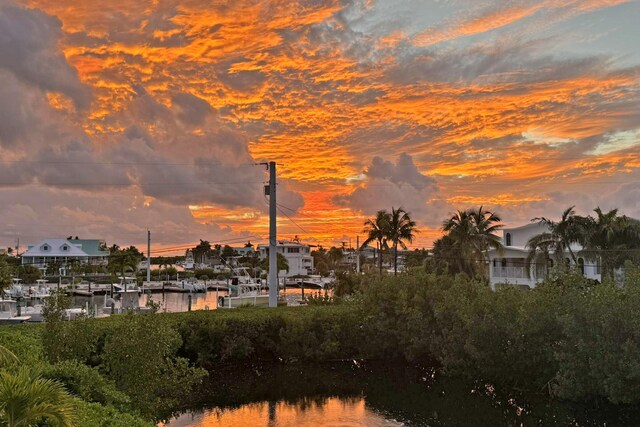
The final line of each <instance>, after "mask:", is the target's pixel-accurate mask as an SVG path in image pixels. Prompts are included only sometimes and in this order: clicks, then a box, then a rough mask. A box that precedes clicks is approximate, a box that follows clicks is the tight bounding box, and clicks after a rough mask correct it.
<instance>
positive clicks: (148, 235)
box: [147, 230, 151, 287]
mask: <svg viewBox="0 0 640 427" xmlns="http://www.w3.org/2000/svg"><path fill="white" fill-rule="evenodd" d="M149 286H151V230H147V287H149Z"/></svg>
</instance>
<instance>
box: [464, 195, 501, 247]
mask: <svg viewBox="0 0 640 427" xmlns="http://www.w3.org/2000/svg"><path fill="white" fill-rule="evenodd" d="M469 215H470V216H471V219H472V220H473V224H474V226H475V235H474V245H475V246H476V249H477V250H479V251H480V253H482V254H483V255H484V254H486V252H487V251H488V250H489V249H491V248H493V249H497V250H501V249H502V242H501V240H500V237H498V236H497V235H496V234H495V233H496V232H497V231H498V230H500V229H501V228H502V224H500V222H501V221H502V219H501V218H500V216H498V214H496V213H495V212H491V211H489V210H487V209H483V206H480V208H478V210H473V209H470V210H469Z"/></svg>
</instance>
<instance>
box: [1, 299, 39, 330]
mask: <svg viewBox="0 0 640 427" xmlns="http://www.w3.org/2000/svg"><path fill="white" fill-rule="evenodd" d="M30 319H31V316H23V315H22V314H21V315H20V316H18V302H17V301H15V300H12V299H0V325H10V324H16V323H24V322H28V321H29V320H30Z"/></svg>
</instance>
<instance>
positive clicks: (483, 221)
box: [442, 206, 502, 276]
mask: <svg viewBox="0 0 640 427" xmlns="http://www.w3.org/2000/svg"><path fill="white" fill-rule="evenodd" d="M500 221H501V219H500V217H499V216H498V215H497V214H496V213H494V212H491V211H488V210H486V209H484V208H483V207H482V206H480V208H478V209H477V210H474V209H467V210H465V211H461V210H458V211H457V212H456V213H455V214H453V216H451V218H449V219H447V220H445V221H444V222H443V223H442V230H443V231H444V232H446V233H448V234H447V241H448V243H449V244H451V245H452V246H453V247H452V248H450V249H449V250H446V251H445V252H446V253H447V254H450V255H451V256H452V258H453V259H451V260H450V261H451V263H453V264H454V266H455V267H456V269H457V270H458V271H462V272H465V273H467V274H469V275H470V276H473V275H474V274H480V275H483V274H485V273H484V271H485V269H484V265H485V264H486V261H487V251H488V249H490V248H494V249H497V250H500V251H501V250H502V243H501V242H500V238H499V237H498V236H497V235H496V234H495V232H496V231H498V230H499V229H500V228H502V225H501V224H500Z"/></svg>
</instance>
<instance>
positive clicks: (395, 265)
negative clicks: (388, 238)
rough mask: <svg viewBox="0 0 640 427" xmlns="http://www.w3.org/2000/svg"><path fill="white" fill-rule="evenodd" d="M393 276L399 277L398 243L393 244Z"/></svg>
mask: <svg viewBox="0 0 640 427" xmlns="http://www.w3.org/2000/svg"><path fill="white" fill-rule="evenodd" d="M393 275H394V276H397V275H398V242H394V243H393Z"/></svg>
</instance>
